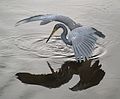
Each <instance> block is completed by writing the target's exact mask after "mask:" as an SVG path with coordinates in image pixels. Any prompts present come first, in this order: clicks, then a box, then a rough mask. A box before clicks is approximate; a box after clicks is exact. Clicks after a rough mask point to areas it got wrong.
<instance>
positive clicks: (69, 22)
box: [15, 14, 81, 30]
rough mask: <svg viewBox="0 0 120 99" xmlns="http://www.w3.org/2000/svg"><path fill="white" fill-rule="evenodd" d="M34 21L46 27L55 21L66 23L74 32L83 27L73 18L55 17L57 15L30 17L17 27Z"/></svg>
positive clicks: (18, 23) (19, 22)
mask: <svg viewBox="0 0 120 99" xmlns="http://www.w3.org/2000/svg"><path fill="white" fill-rule="evenodd" d="M32 21H41V22H40V25H45V24H48V23H50V22H53V21H58V22H62V23H64V24H65V25H66V26H68V28H69V29H70V30H73V29H75V28H77V27H80V26H81V25H80V24H78V23H76V22H75V21H74V20H72V19H71V18H69V17H67V16H63V15H55V14H45V15H36V16H32V17H29V18H25V19H22V20H20V21H18V22H17V23H16V25H15V26H18V25H21V24H24V23H28V22H32Z"/></svg>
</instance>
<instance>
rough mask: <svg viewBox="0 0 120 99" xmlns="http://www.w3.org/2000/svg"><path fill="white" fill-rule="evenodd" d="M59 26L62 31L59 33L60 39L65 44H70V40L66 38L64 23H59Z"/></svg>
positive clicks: (66, 31)
mask: <svg viewBox="0 0 120 99" xmlns="http://www.w3.org/2000/svg"><path fill="white" fill-rule="evenodd" d="M61 28H62V29H63V33H62V34H61V39H62V40H63V42H64V43H65V44H68V45H72V44H71V42H69V41H68V39H67V38H66V36H67V34H68V30H67V28H66V27H65V26H64V25H61Z"/></svg>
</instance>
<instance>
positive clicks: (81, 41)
mask: <svg viewBox="0 0 120 99" xmlns="http://www.w3.org/2000/svg"><path fill="white" fill-rule="evenodd" d="M38 20H42V22H41V23H40V25H45V24H48V23H50V22H52V21H59V22H62V23H64V24H65V25H66V26H68V28H69V29H70V32H69V33H68V30H67V28H66V26H65V25H64V24H56V25H55V27H54V29H53V32H52V33H51V35H50V36H49V38H48V40H49V39H50V38H51V36H52V35H53V34H54V32H55V31H56V30H58V29H59V28H62V29H63V33H62V34H61V39H62V40H63V41H64V43H66V44H68V45H71V46H72V47H73V50H74V53H75V57H76V60H79V61H81V57H82V58H83V60H85V59H89V57H91V55H92V52H93V51H94V47H95V44H96V41H97V39H98V38H99V37H100V38H105V35H104V34H102V32H100V31H98V30H96V29H95V28H92V27H89V26H82V25H80V24H79V23H76V22H75V21H73V20H72V19H70V18H69V17H66V16H61V15H52V14H47V15H37V16H33V17H30V18H26V19H23V20H20V21H18V22H17V24H16V26H17V25H20V24H23V23H27V22H31V21H38ZM48 40H47V42H48Z"/></svg>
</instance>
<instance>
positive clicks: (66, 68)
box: [16, 59, 105, 91]
mask: <svg viewBox="0 0 120 99" xmlns="http://www.w3.org/2000/svg"><path fill="white" fill-rule="evenodd" d="M92 61H93V60H92V59H91V60H86V61H82V62H81V63H79V62H76V61H66V62H64V64H62V66H61V68H60V69H59V71H54V69H53V68H52V67H51V65H50V64H49V62H47V63H48V66H49V68H50V70H51V72H52V73H49V74H39V75H36V74H30V73H26V72H23V73H22V72H20V73H17V74H16V76H17V78H18V79H19V80H20V81H21V82H22V83H26V84H33V85H41V86H44V87H47V88H58V87H60V86H61V85H63V84H65V83H67V82H69V81H70V80H71V79H72V77H73V75H74V74H76V75H79V77H80V81H79V82H78V83H77V84H76V85H75V86H73V87H72V88H69V89H70V90H72V91H78V90H84V89H87V88H90V87H93V86H95V85H98V84H99V83H100V81H101V80H102V79H103V77H104V75H105V72H104V70H102V69H101V66H102V65H101V64H99V60H94V63H93V62H92Z"/></svg>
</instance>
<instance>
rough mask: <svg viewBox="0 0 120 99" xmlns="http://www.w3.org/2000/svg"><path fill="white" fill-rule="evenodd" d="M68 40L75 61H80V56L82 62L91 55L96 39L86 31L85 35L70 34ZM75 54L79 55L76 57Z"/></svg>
mask: <svg viewBox="0 0 120 99" xmlns="http://www.w3.org/2000/svg"><path fill="white" fill-rule="evenodd" d="M82 32H84V31H82ZM70 38H71V41H72V45H73V49H74V52H75V57H76V59H78V60H80V61H81V56H82V58H83V60H85V59H89V58H90V57H91V55H92V52H93V50H94V47H95V44H96V41H97V39H98V38H97V37H96V36H95V34H94V33H89V31H88V33H87V31H86V34H85V35H83V34H82V35H80V34H79V35H78V34H77V33H73V32H72V34H71V36H70ZM76 54H79V55H76Z"/></svg>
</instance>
